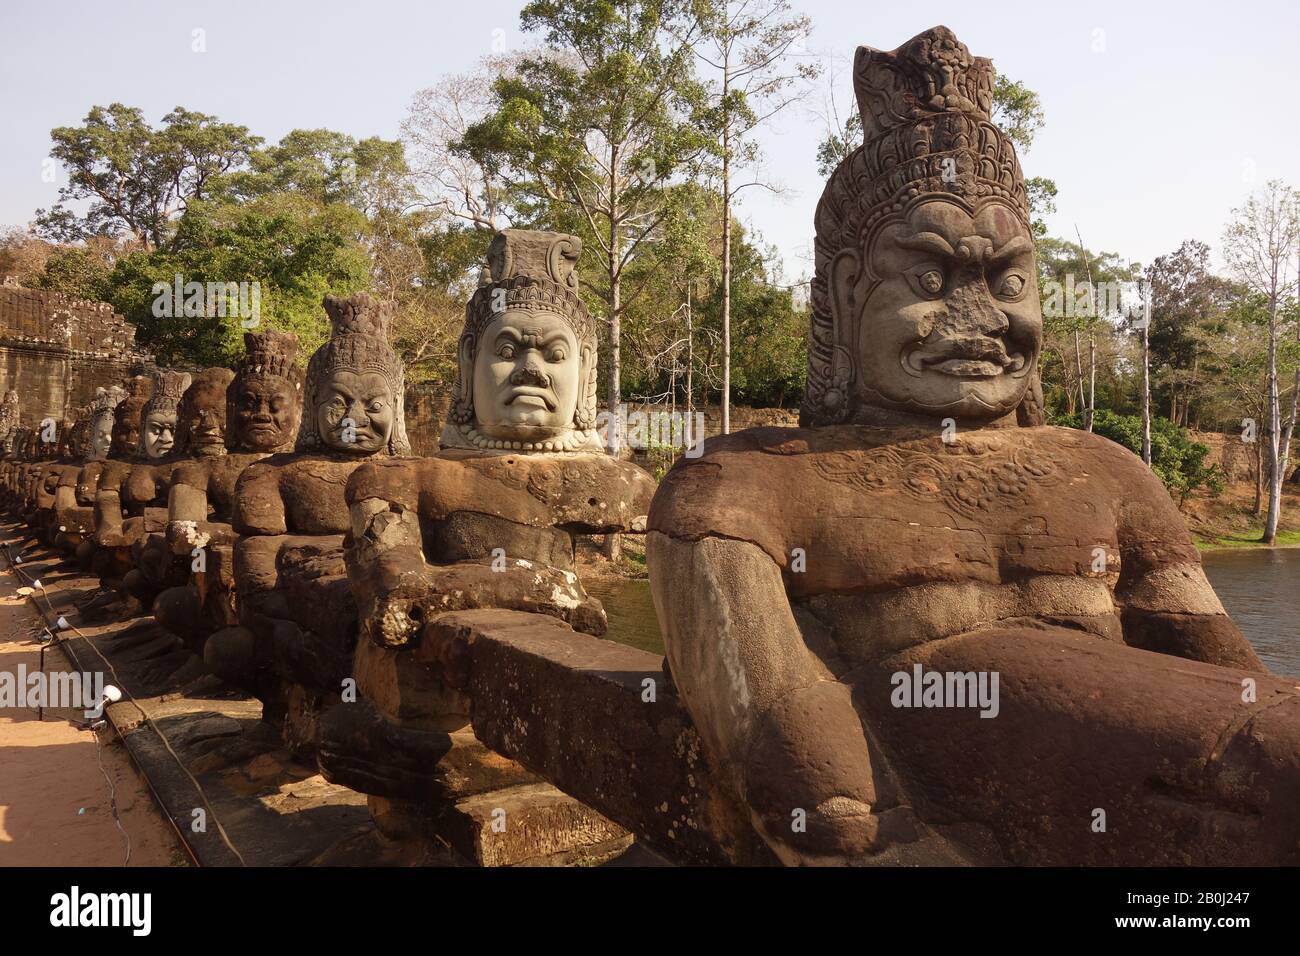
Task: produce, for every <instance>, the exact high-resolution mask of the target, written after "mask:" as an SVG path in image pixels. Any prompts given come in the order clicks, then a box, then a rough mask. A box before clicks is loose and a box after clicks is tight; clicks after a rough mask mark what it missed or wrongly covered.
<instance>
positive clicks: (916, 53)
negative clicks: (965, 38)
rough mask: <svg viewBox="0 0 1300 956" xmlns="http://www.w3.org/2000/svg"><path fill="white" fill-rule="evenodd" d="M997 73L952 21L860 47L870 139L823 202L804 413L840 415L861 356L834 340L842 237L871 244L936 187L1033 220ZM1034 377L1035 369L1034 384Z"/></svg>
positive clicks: (971, 203)
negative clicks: (998, 116) (1000, 121)
mask: <svg viewBox="0 0 1300 956" xmlns="http://www.w3.org/2000/svg"><path fill="white" fill-rule="evenodd" d="M994 78H995V73H994V70H993V61H992V60H990V59H988V58H986V57H977V56H972V55H971V52H970V50H968V49H967V48H966V45H965V44H964V43H962V42H961V41H960V40H958V39H957V37H956V36H955V35H954V34H953V32H952V31H951V30H949V29H948V28H947V27H944V26H938V27H934V28H932V29H930V30H926V31H925V32H924V33H921V34H919V35H917V36H915V37H913V38H912V39H911V40H909V41H907V42H906V43H904V44H903V45H902V46H900V47H899V48H898V49H897V50H893V51H884V50H877V49H875V48H873V47H868V46H861V47H858V51H857V55H856V57H855V59H854V64H853V88H854V92H855V94H856V96H857V100H858V111H859V113H860V114H861V117H862V138H863V143H862V145H861V146H859V147H858V148H857V149H855V150H854V151H853V152H852V153H850V154H849V155H848V156H847V157H846V158H845V159H844V160H843V161H842V162H841V163H840V164H839V166H838V167H836V169H835V171H834V172H833V173H832V174H831V177H830V179H829V180H828V181H827V183H826V188H825V190H824V191H823V192H822V196H821V200H820V201H819V202H818V204H817V212H816V215H815V223H816V240H815V244H814V250H815V274H814V277H813V281H812V319H811V328H810V335H809V342H808V383H807V388H806V391H805V393H804V403H803V408H802V409H801V412H800V423H801V424H803V425H827V424H834V423H836V422H841V421H844V420H846V419H847V418H848V417H849V415H850V405H851V404H852V403H851V396H850V390H851V387H852V379H853V375H854V372H853V362H854V359H853V356H852V355H851V354H847V353H846V350H845V347H844V345H842V344H841V343H839V342H837V341H836V335H835V329H834V315H833V312H832V309H831V290H830V269H831V261H832V260H833V259H834V258H835V256H836V255H838V254H839V253H840V252H841V251H842V250H845V249H854V250H857V251H858V252H859V253H861V252H864V251H865V250H866V249H868V248H869V247H870V245H871V242H872V241H873V240H874V237H875V234H876V233H877V232H879V230H880V229H881V228H883V227H884V226H885V225H887V224H888V223H890V222H893V221H896V220H897V219H898V218H901V217H902V215H903V214H904V213H905V212H906V210H907V209H908V208H909V207H910V206H911V205H912V204H913V203H915V202H919V201H922V200H924V199H927V198H935V197H936V196H941V197H944V198H947V199H949V200H951V201H955V202H958V203H960V204H962V205H964V206H966V207H967V209H968V210H971V211H973V210H974V207H975V206H976V205H978V204H980V203H981V202H983V201H985V200H989V199H998V200H1001V201H1003V202H1005V203H1006V204H1007V205H1008V206H1009V207H1010V208H1011V209H1012V210H1014V212H1015V213H1016V214H1017V215H1018V216H1019V218H1020V219H1021V220H1022V221H1023V222H1024V223H1025V225H1026V226H1028V225H1029V222H1030V218H1029V200H1028V195H1027V193H1026V191H1025V179H1024V174H1023V173H1022V172H1021V169H1020V162H1019V160H1018V159H1017V158H1016V151H1015V145H1014V144H1013V143H1012V141H1011V138H1010V137H1008V136H1007V135H1006V134H1005V133H1003V132H1002V131H1001V130H1000V129H998V128H997V127H996V126H994V125H993V122H992V118H991V116H992V109H993V81H994ZM1036 383H1037V378H1036V376H1035V378H1034V384H1032V385H1031V391H1032V392H1036V391H1037V389H1038V386H1037V384H1036ZM1027 400H1028V397H1027Z"/></svg>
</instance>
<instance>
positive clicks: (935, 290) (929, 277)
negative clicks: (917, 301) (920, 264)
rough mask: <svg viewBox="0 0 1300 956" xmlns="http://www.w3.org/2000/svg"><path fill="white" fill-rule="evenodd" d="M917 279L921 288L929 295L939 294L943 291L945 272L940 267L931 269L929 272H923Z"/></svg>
mask: <svg viewBox="0 0 1300 956" xmlns="http://www.w3.org/2000/svg"><path fill="white" fill-rule="evenodd" d="M916 281H917V284H918V285H920V287H921V290H922V291H923V292H925V293H926V294H928V295H938V294H939V293H940V292H942V291H943V273H942V272H940V271H939V270H938V269H930V270H929V271H928V272H923V273H921V275H920V276H919V277H917V280H916Z"/></svg>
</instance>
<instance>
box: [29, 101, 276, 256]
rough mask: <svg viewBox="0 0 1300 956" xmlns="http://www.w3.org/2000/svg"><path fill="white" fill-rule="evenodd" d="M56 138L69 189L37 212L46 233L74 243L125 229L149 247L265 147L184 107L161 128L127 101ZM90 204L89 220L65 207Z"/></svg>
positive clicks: (99, 110) (243, 130)
mask: <svg viewBox="0 0 1300 956" xmlns="http://www.w3.org/2000/svg"><path fill="white" fill-rule="evenodd" d="M50 138H51V139H52V140H53V141H54V148H53V149H52V150H51V155H52V156H53V157H54V158H55V159H58V160H59V161H60V162H61V163H62V164H63V166H64V168H65V170H66V171H67V174H68V184H67V185H66V186H63V187H62V188H60V190H59V202H58V203H57V204H56V205H55V206H54V207H53V208H52V209H50V210H48V211H46V210H40V209H38V210H37V212H36V222H37V226H38V228H39V229H40V230H41V232H42V234H44V235H45V236H46V237H47V238H50V239H53V240H55V241H59V242H72V241H76V240H79V239H86V238H88V237H90V236H105V235H107V236H116V235H117V234H119V233H120V232H122V231H123V230H125V231H127V232H129V233H130V234H131V235H132V236H133V237H134V238H135V239H136V240H137V241H139V242H140V243H142V244H143V245H144V247H145V248H146V249H150V248H157V247H159V246H163V245H165V244H166V243H167V241H168V239H169V236H170V235H171V233H172V231H173V230H172V225H173V220H174V219H175V218H176V217H178V216H179V215H181V214H183V213H184V211H185V209H186V208H187V207H188V205H189V204H190V203H191V202H193V201H200V202H201V201H203V200H204V199H206V198H207V197H208V194H209V191H210V188H211V186H212V184H213V182H214V181H215V180H218V179H220V177H221V176H222V175H223V174H226V173H228V172H231V171H232V170H236V169H238V168H240V167H242V166H243V165H244V164H246V163H247V162H248V161H249V158H250V156H251V154H252V152H253V150H254V149H255V148H256V147H257V146H258V145H259V144H260V143H261V139H260V138H258V137H256V136H253V135H251V134H250V133H249V132H248V128H247V127H244V126H236V125H234V124H231V123H222V122H219V121H218V120H217V119H216V117H213V116H208V115H206V114H204V113H196V112H193V111H191V110H187V109H184V108H182V107H179V106H178V107H176V109H174V110H172V111H171V112H170V113H168V114H167V115H166V116H164V117H163V120H162V125H161V126H160V127H159V128H157V129H154V128H153V127H151V126H150V125H149V124H148V122H147V121H146V120H145V118H144V113H143V112H142V111H141V110H139V109H137V108H135V107H128V106H123V105H122V104H121V103H113V104H112V105H110V106H107V107H104V106H95V107H93V108H91V110H90V112H89V113H87V114H86V118H85V120H84V121H83V123H82V125H81V126H61V127H58V128H56V129H53V130H51V131H50ZM83 200H84V201H88V206H87V208H86V211H85V213H83V214H78V213H74V212H73V211H72V210H70V209H69V208H68V207H67V206H66V205H65V203H67V202H70V201H83Z"/></svg>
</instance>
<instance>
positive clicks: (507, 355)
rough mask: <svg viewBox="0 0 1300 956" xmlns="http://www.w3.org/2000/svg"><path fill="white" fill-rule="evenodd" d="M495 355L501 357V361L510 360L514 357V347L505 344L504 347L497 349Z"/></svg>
mask: <svg viewBox="0 0 1300 956" xmlns="http://www.w3.org/2000/svg"><path fill="white" fill-rule="evenodd" d="M497 355H499V356H501V357H502V358H503V359H512V358H514V357H515V347H514V346H513V345H511V344H510V343H508V342H507V343H506V344H505V345H503V346H501V348H499V349H497Z"/></svg>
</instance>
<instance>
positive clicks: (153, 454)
mask: <svg viewBox="0 0 1300 956" xmlns="http://www.w3.org/2000/svg"><path fill="white" fill-rule="evenodd" d="M140 429H141V435H140V437H141V441H142V442H143V443H144V453H145V455H146V456H148V457H149V458H161V457H163V456H164V455H166V454H167V453H168V452H170V451H171V450H172V447H173V446H174V445H175V444H176V412H175V411H174V410H172V411H166V410H164V409H155V410H154V411H152V412H150V413H149V414H148V416H147V417H146V418H145V420H144V421H142V422H141V423H140Z"/></svg>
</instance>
